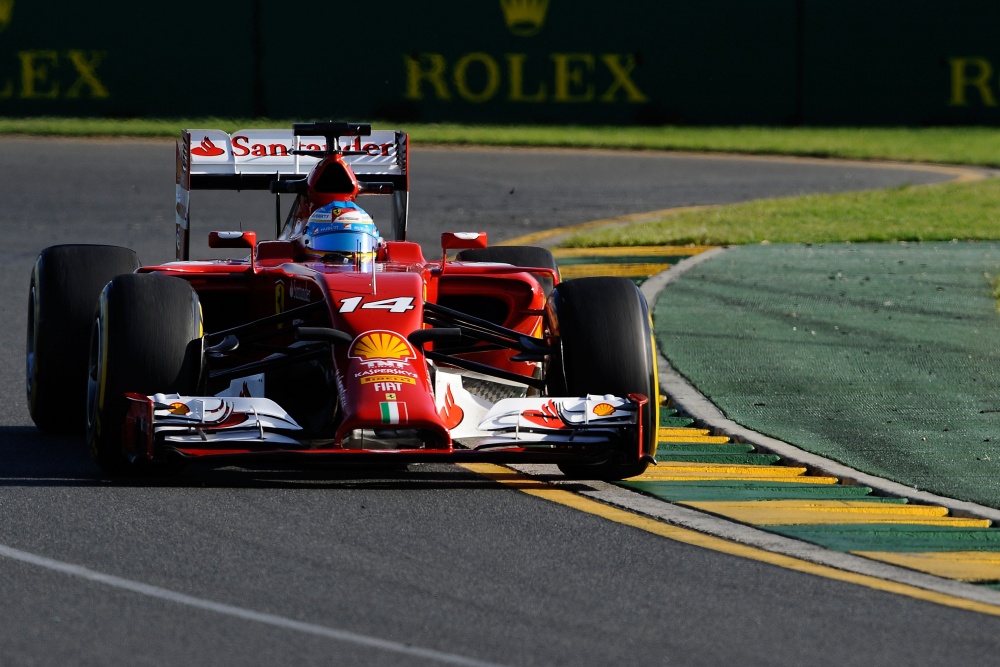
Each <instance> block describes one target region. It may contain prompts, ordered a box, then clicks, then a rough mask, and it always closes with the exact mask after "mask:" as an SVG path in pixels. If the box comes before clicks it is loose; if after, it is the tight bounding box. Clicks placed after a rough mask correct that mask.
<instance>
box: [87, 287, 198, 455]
mask: <svg viewBox="0 0 1000 667" xmlns="http://www.w3.org/2000/svg"><path fill="white" fill-rule="evenodd" d="M92 321H93V329H92V333H91V337H90V365H89V374H88V378H87V417H88V418H87V441H88V443H89V445H90V454H91V457H92V458H93V459H94V461H95V462H96V463H97V465H99V466H100V467H101V469H102V470H104V472H106V473H108V474H123V473H150V472H174V471H176V470H178V469H179V468H180V466H179V463H180V462H179V460H176V459H174V460H164V459H156V458H154V459H153V460H151V461H150V460H148V459H147V458H145V457H143V456H138V455H137V456H134V457H128V456H126V454H125V452H124V450H123V434H122V427H123V425H124V422H125V416H126V413H127V412H128V405H129V401H128V399H127V398H125V392H136V393H139V394H143V395H146V396H149V395H152V394H155V393H160V392H162V393H167V394H169V393H178V394H183V395H189V396H190V395H193V394H196V393H197V391H198V388H199V385H200V384H201V371H202V334H203V332H202V320H201V306H200V304H199V301H198V295H197V294H196V293H195V291H194V290H193V289H192V288H191V285H190V284H189V283H188V282H187V281H186V280H182V279H180V278H175V277H172V276H163V275H157V274H148V273H146V274H143V273H137V274H131V275H125V276H118V277H116V278H114V279H113V280H111V282H109V283H108V284H107V286H106V287H105V288H104V290H103V291H102V292H101V297H100V300H99V301H98V305H97V310H96V313H94V316H93V320H92Z"/></svg>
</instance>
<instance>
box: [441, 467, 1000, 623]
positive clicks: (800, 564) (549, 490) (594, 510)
mask: <svg viewBox="0 0 1000 667" xmlns="http://www.w3.org/2000/svg"><path fill="white" fill-rule="evenodd" d="M460 465H461V466H462V467H464V468H466V469H467V470H471V471H472V472H474V473H477V474H479V475H482V476H484V477H487V478H489V479H492V480H494V481H496V482H499V483H501V484H505V485H507V486H511V487H512V488H515V489H517V490H518V491H521V492H523V493H527V494H529V495H531V496H535V497H537V498H541V499H543V500H547V501H550V502H554V503H558V504H560V505H564V506H566V507H570V508H573V509H575V510H579V511H581V512H586V513H587V514H593V515H595V516H599V517H602V518H604V519H607V520H609V521H614V522H615V523H620V524H622V525H626V526H631V527H633V528H638V529H639V530H644V531H646V532H648V533H652V534H654V535H659V536H660V537H665V538H667V539H670V540H674V541H675V542H681V543H683V544H689V545H692V546H697V547H701V548H703V549H710V550H712V551H717V552H719V553H725V554H729V555H731V556H739V557H741V558H749V559H751V560H755V561H759V562H762V563H769V564H771V565H777V566H779V567H784V568H787V569H789V570H794V571H796V572H803V573H806V574H812V575H815V576H818V577H824V578H826V579H833V580H836V581H843V582H846V583H851V584H857V585H859V586H865V587H866V588H871V589H873V590H878V591H884V592H887V593H895V594H897V595H904V596H906V597H909V598H913V599H916V600H924V601H926V602H933V603H935V604H940V605H944V606H946V607H952V608H955V609H963V610H965V611H974V612H978V613H981V614H989V615H991V616H1000V605H992V604H987V603H985V602H977V601H975V600H966V599H965V598H960V597H958V596H955V595H948V594H946V593H937V592H934V591H928V590H925V589H923V588H918V587H916V586H911V585H909V584H900V583H896V582H894V581H886V580H884V579H879V578H877V577H872V576H869V575H866V574H856V573H853V572H846V571H844V570H838V569H836V568H833V567H829V566H827V565H818V564H816V563H810V562H809V561H805V560H801V559H798V558H792V557H791V556H784V555H781V554H775V553H771V552H769V551H764V550H763V549H758V548H756V547H749V546H746V545H743V544H739V543H737V542H730V541H728V540H724V539H722V538H719V537H713V536H711V535H705V534H704V533H699V532H696V531H693V530H689V529H687V528H679V527H677V526H672V525H670V524H667V523H664V522H662V521H656V520H655V519H650V518H648V517H644V516H641V515H639V514H634V513H632V512H629V511H626V510H623V509H619V508H617V507H611V506H610V505H605V504H603V503H599V502H597V501H596V500H591V499H590V498H585V497H583V496H580V495H577V494H575V493H572V492H570V491H563V490H561V489H557V488H555V487H553V486H551V485H548V484H545V483H543V482H539V481H538V480H535V479H532V478H531V477H528V476H527V475H521V474H519V473H516V472H514V471H512V470H511V469H509V468H504V467H502V466H498V465H494V464H492V463H463V464H460Z"/></svg>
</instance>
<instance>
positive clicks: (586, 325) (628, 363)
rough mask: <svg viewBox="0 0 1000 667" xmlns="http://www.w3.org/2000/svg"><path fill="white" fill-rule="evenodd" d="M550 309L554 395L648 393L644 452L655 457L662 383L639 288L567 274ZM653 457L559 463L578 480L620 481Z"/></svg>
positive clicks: (625, 281)
mask: <svg viewBox="0 0 1000 667" xmlns="http://www.w3.org/2000/svg"><path fill="white" fill-rule="evenodd" d="M549 309H550V318H551V325H552V327H553V332H552V333H554V334H555V335H556V336H557V338H558V345H557V352H556V354H554V355H553V358H552V359H551V360H550V363H549V366H548V369H547V372H546V384H547V386H548V393H549V395H551V396H584V395H586V394H613V395H615V396H621V397H626V396H628V395H629V394H643V395H645V396H646V397H647V398H648V399H649V403H648V404H647V405H646V406H645V408H644V410H643V420H642V432H643V438H642V440H643V441H642V453H643V455H644V457H650V458H652V457H655V455H656V444H657V435H658V434H657V428H658V427H659V398H658V389H657V388H658V385H659V381H658V378H657V370H656V351H655V348H654V346H653V337H652V329H651V326H650V319H649V309H648V307H647V305H646V300H645V298H643V296H642V293H641V292H640V291H639V288H638V287H636V286H635V283H633V282H632V281H631V280H628V279H626V278H612V277H598V278H578V279H575V280H569V281H566V282H564V283H560V284H559V285H558V286H557V287H556V288H555V290H554V291H553V292H552V296H551V298H550V299H549ZM647 460H648V459H647ZM647 460H626V459H621V458H612V459H610V460H608V461H606V462H604V463H600V464H571V463H562V464H559V469H560V470H561V471H562V472H563V474H565V475H567V476H568V477H573V478H576V479H602V480H619V479H624V478H626V477H634V476H635V475H640V474H642V473H643V472H644V471H645V470H646V467H647V465H648V462H647Z"/></svg>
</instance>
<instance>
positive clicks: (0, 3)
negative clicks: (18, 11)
mask: <svg viewBox="0 0 1000 667" xmlns="http://www.w3.org/2000/svg"><path fill="white" fill-rule="evenodd" d="M13 13H14V0H0V32H3V29H4V28H6V27H7V24H8V23H10V17H11V14H13Z"/></svg>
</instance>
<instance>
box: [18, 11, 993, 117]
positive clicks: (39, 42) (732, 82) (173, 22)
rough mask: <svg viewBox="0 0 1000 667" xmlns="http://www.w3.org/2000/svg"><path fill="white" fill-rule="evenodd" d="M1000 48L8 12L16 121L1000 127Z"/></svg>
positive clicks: (771, 19)
mask: <svg viewBox="0 0 1000 667" xmlns="http://www.w3.org/2000/svg"><path fill="white" fill-rule="evenodd" d="M67 5H68V6H67ZM998 30H1000V3H996V2H989V1H986V0H949V1H948V2H944V1H941V0H925V1H923V2H909V3H902V2H898V0H837V1H836V2H834V1H833V0H754V1H753V2H746V1H745V0H697V1H696V0H686V1H684V2H680V1H671V0H663V1H661V2H656V3H653V2H649V0H617V1H615V2H608V1H604V2H597V1H595V0H482V1H476V2H470V1H468V0H466V1H464V2H459V1H457V0H450V1H443V0H424V1H423V2H416V1H414V0H409V1H407V2H401V1H398V0H382V1H381V2H377V3H353V4H352V3H338V2H317V3H309V2H306V3H289V2H280V1H279V0H253V1H251V2H247V1H243V2H235V1H233V0H215V1H212V2H205V1H204V0H199V1H198V2H195V1H193V0H174V2H171V3H155V4H152V3H136V2H125V1H124V0H106V1H105V2H98V3H65V2H52V1H51V0H50V1H48V2H46V1H44V0H32V1H31V2H29V1H28V0H0V113H2V114H3V115H6V116H37V115H53V116H110V117H182V116H210V115H215V116H224V117H244V118H245V117H251V116H269V117H273V118H345V119H352V120H358V119H361V120H368V119H377V120H390V121H421V122H445V121H461V122H493V123H508V124H513V123H580V124H637V123H638V124H661V123H677V124H770V125H788V124H808V125H911V126H912V125H947V124H980V125H993V124H998V123H1000V106H998V105H1000V40H998V39H997V38H996V37H995V35H994V33H996V32H997V31H998Z"/></svg>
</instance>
